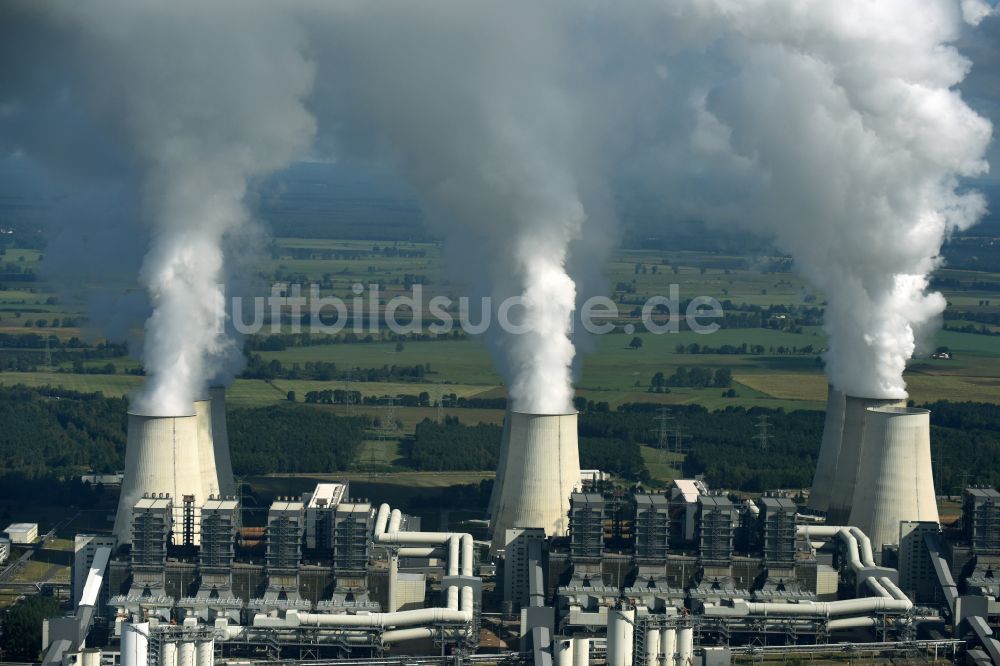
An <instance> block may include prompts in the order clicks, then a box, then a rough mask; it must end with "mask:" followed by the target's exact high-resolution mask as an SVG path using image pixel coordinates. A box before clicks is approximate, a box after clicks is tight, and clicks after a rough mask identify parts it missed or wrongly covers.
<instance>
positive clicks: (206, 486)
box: [194, 398, 219, 504]
mask: <svg viewBox="0 0 1000 666" xmlns="http://www.w3.org/2000/svg"><path fill="white" fill-rule="evenodd" d="M194 414H195V417H196V419H197V421H198V476H200V477H201V492H199V493H198V499H199V504H200V503H202V502H204V501H205V500H207V499H208V498H209V497H218V496H219V474H218V472H217V471H216V464H215V444H214V443H213V441H212V426H213V424H212V401H211V400H210V399H208V398H205V399H202V400H196V401H195V403H194Z"/></svg>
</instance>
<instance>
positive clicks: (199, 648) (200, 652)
mask: <svg viewBox="0 0 1000 666" xmlns="http://www.w3.org/2000/svg"><path fill="white" fill-rule="evenodd" d="M195 663H196V664H197V666H214V664H215V641H212V640H208V641H198V643H197V644H196V645H195Z"/></svg>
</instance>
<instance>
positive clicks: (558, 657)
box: [552, 637, 573, 666]
mask: <svg viewBox="0 0 1000 666" xmlns="http://www.w3.org/2000/svg"><path fill="white" fill-rule="evenodd" d="M552 652H553V654H554V655H555V666H573V639H572V638H567V637H562V638H556V639H555V641H554V642H553V644H552Z"/></svg>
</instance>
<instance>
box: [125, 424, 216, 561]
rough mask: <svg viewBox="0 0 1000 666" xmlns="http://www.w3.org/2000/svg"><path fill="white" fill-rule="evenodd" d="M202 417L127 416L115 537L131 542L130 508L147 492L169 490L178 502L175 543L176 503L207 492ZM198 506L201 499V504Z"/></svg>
mask: <svg viewBox="0 0 1000 666" xmlns="http://www.w3.org/2000/svg"><path fill="white" fill-rule="evenodd" d="M198 427H199V423H198V417H197V416H196V415H195V414H194V413H192V414H184V415H181V416H149V415H146V414H134V413H131V412H129V415H128V439H127V441H126V445H125V478H124V479H122V490H121V496H120V497H119V499H118V512H117V514H116V515H115V536H116V537H118V543H120V544H124V543H127V544H131V543H132V535H131V522H132V507H133V506H135V503H136V502H137V501H138V500H139V499H141V498H142V496H143V495H144V494H147V493H149V494H153V493H156V494H160V493H165V494H166V493H169V495H170V497H171V498H173V499H174V502H175V518H174V520H175V542H177V541H176V540H177V532H178V531H179V514H178V511H179V510H180V509H179V507H178V505H179V504H180V502H181V501H182V500H183V497H184V496H185V495H194V496H195V497H196V503H197V502H198V500H201V499H203V498H200V497H199V496H200V495H201V494H202V493H203V492H204V490H203V486H202V478H201V457H200V456H199V448H198ZM198 505H199V506H200V503H198Z"/></svg>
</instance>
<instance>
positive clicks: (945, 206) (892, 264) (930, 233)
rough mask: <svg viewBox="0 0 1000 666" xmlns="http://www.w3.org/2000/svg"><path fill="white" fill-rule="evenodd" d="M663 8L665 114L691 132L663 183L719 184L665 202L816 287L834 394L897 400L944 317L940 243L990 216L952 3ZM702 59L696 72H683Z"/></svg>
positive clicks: (854, 1)
mask: <svg viewBox="0 0 1000 666" xmlns="http://www.w3.org/2000/svg"><path fill="white" fill-rule="evenodd" d="M673 11H674V15H673V18H674V19H675V20H678V21H679V24H680V25H686V26H688V28H687V30H685V31H684V34H683V35H682V36H681V37H680V44H679V45H678V44H677V43H666V46H665V47H664V49H665V50H666V51H667V56H666V58H667V62H668V65H667V71H668V74H667V75H666V79H667V80H666V82H665V87H666V88H667V89H668V90H670V92H671V93H672V100H673V104H672V106H671V108H670V109H668V110H666V111H665V113H664V117H666V118H669V120H670V123H671V124H672V125H678V126H681V127H683V128H684V129H685V130H686V132H685V134H684V135H679V134H674V135H673V136H671V137H670V138H668V139H666V140H665V142H664V144H663V145H662V146H661V152H660V154H659V156H658V159H659V160H660V165H659V166H660V167H661V169H662V170H663V171H665V172H666V174H667V179H668V180H670V181H672V182H673V183H685V184H688V185H689V184H690V183H691V182H692V180H699V177H698V176H697V175H696V174H698V173H699V172H701V173H704V174H706V175H707V176H708V178H710V179H712V181H714V182H712V183H710V184H707V185H705V184H700V186H699V187H698V188H694V192H695V194H694V196H692V191H691V190H688V191H686V192H683V193H678V192H673V191H672V194H675V195H677V196H678V197H679V200H680V201H681V205H682V206H683V207H684V208H687V210H688V212H696V213H698V214H700V215H702V216H704V217H705V218H707V219H708V220H709V221H711V222H714V223H716V224H724V225H734V224H735V225H740V226H743V227H744V228H747V229H749V230H751V231H754V232H757V233H761V234H765V235H769V236H771V237H773V239H774V242H775V243H776V244H777V245H778V246H779V247H780V248H782V249H783V250H785V251H787V252H789V253H790V254H791V255H792V256H793V258H794V260H795V264H796V266H797V268H798V270H799V271H801V272H802V274H803V275H804V276H805V277H807V278H808V279H809V280H810V281H811V282H812V283H813V284H814V285H815V286H816V287H818V288H819V289H821V290H822V291H823V292H824V293H825V295H826V296H827V299H828V304H827V308H826V320H825V321H826V329H827V332H828V334H829V338H830V347H829V351H828V353H827V355H826V360H827V372H828V374H829V377H830V380H831V382H832V383H833V385H834V386H835V387H837V388H838V389H840V390H842V391H845V392H847V393H849V394H852V395H860V396H867V397H878V398H883V397H892V398H902V397H905V396H906V390H905V383H904V380H903V376H902V375H903V370H904V369H905V366H906V362H907V360H908V359H909V358H910V357H911V355H912V354H913V352H914V349H915V347H916V344H917V339H918V335H919V334H920V332H921V330H922V329H925V328H926V327H928V326H929V325H932V324H934V323H935V322H936V320H937V317H938V316H939V315H940V313H941V312H942V310H943V309H944V306H945V302H944V298H943V297H942V296H941V295H940V294H938V293H928V291H927V287H928V275H929V274H930V272H931V271H932V270H933V269H934V268H935V267H936V266H938V265H939V262H940V260H939V258H938V255H939V252H940V249H941V245H942V243H943V242H944V240H945V239H946V238H947V236H948V234H949V233H951V232H952V231H954V230H958V229H965V228H968V227H969V226H970V225H972V224H974V223H975V222H976V221H977V220H978V218H979V217H980V216H981V215H982V213H983V211H984V209H985V203H984V200H983V198H982V197H981V196H979V195H978V194H976V193H971V192H965V191H962V190H961V189H959V178H961V177H968V176H974V175H977V174H982V173H984V172H985V171H986V169H987V166H986V162H985V161H984V159H983V155H984V152H985V148H986V146H987V144H988V143H989V140H990V133H991V127H990V124H989V122H988V121H986V120H985V119H983V118H981V117H980V116H978V115H977V114H976V113H974V112H973V111H972V110H971V109H970V108H969V107H968V106H966V104H965V103H964V102H963V100H962V98H961V96H960V95H959V93H958V92H957V91H956V90H955V86H956V85H957V84H959V82H961V81H962V79H963V78H964V76H965V75H966V73H967V71H968V69H969V66H970V63H969V62H968V61H966V60H965V59H964V58H963V57H962V56H961V55H960V54H959V53H958V51H957V50H956V49H954V48H953V47H952V46H950V45H949V44H950V43H951V42H953V41H954V40H955V39H957V37H958V36H959V34H960V32H961V30H962V14H961V11H960V9H959V6H958V4H957V3H954V2H951V1H950V0H935V1H932V2H926V3H922V4H921V7H920V10H919V11H914V7H913V5H912V4H911V3H909V2H902V1H886V2H876V3H873V2H867V0H845V1H843V2H837V3H830V2H822V1H819V0H813V1H806V2H798V3H788V2H784V1H780V0H754V1H751V2H743V1H740V2H729V1H728V0H716V1H714V2H702V1H698V2H694V1H692V2H688V3H684V4H683V5H675V6H674V10H673ZM694 53H696V54H697V58H698V59H699V60H700V64H699V66H698V68H697V71H696V73H695V74H689V73H688V72H686V71H685V69H684V68H682V67H680V66H679V65H680V64H681V63H684V62H685V58H687V59H688V60H690V58H691V57H692V54H694ZM671 65H673V66H671ZM678 109H679V110H680V116H682V117H683V118H682V119H680V120H678ZM685 109H686V111H685ZM684 116H686V117H684ZM667 187H668V188H670V187H676V185H668V186H667ZM677 201H678V199H676V198H675V199H673V200H672V203H674V202H677Z"/></svg>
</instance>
